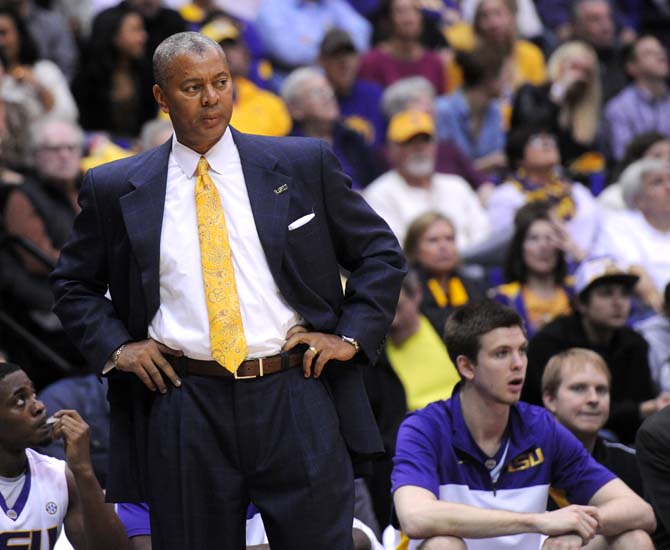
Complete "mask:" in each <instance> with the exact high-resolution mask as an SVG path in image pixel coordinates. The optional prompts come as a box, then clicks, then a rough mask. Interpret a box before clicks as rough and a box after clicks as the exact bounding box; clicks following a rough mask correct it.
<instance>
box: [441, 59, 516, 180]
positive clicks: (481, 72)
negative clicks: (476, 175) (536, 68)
mask: <svg viewBox="0 0 670 550" xmlns="http://www.w3.org/2000/svg"><path fill="white" fill-rule="evenodd" d="M456 59H457V60H458V64H459V66H460V67H461V70H462V71H463V88H461V89H459V90H457V91H455V92H454V93H452V94H451V95H448V96H442V97H438V98H437V99H436V100H435V125H436V127H437V138H438V140H440V141H447V140H452V141H453V142H454V143H455V144H456V146H457V147H458V148H459V149H460V150H461V151H463V152H464V153H465V154H466V155H467V156H468V157H470V158H471V159H472V160H473V164H474V167H475V168H476V169H477V170H479V171H480V172H482V173H484V174H487V175H490V174H495V173H496V172H497V171H498V170H501V169H502V168H504V167H505V165H506V161H505V129H504V124H503V120H502V114H501V112H500V105H499V103H498V99H499V98H500V94H501V93H502V79H501V78H502V77H501V72H502V63H503V59H502V57H501V56H500V54H499V53H498V52H496V51H495V50H493V51H492V50H490V49H488V50H487V49H482V48H480V49H477V50H474V51H472V52H459V53H458V54H457V56H456Z"/></svg>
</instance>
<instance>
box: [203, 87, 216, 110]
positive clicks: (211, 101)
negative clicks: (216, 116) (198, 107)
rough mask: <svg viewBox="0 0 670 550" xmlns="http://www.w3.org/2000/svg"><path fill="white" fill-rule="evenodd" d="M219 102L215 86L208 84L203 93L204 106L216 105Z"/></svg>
mask: <svg viewBox="0 0 670 550" xmlns="http://www.w3.org/2000/svg"><path fill="white" fill-rule="evenodd" d="M218 101H219V95H218V94H217V93H216V90H215V89H214V86H212V85H211V84H207V85H206V86H205V87H204V88H203V91H202V105H203V106H204V105H216V103H217V102H218Z"/></svg>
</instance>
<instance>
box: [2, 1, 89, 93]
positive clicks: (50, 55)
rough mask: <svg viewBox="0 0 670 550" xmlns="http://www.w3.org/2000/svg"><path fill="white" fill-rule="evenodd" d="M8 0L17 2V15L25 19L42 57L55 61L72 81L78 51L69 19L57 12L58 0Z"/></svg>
mask: <svg viewBox="0 0 670 550" xmlns="http://www.w3.org/2000/svg"><path fill="white" fill-rule="evenodd" d="M7 4H9V5H12V6H14V8H15V9H16V10H17V14H18V16H19V17H20V18H21V19H23V21H25V23H26V25H27V27H28V31H29V32H30V36H31V37H32V39H33V40H34V41H35V45H36V46H37V54H38V56H39V58H40V59H48V60H49V61H53V62H54V63H55V64H56V65H58V68H59V69H60V70H61V72H62V73H63V75H65V78H66V80H68V81H71V80H72V79H73V78H74V75H75V71H76V70H77V62H78V57H79V51H78V49H77V43H76V41H75V37H74V35H73V33H72V31H71V29H70V27H69V25H68V22H67V20H66V19H65V18H64V17H63V16H62V15H61V14H60V13H58V11H59V10H58V7H59V6H58V2H54V5H51V4H50V3H49V4H44V3H42V2H35V1H34V0H13V1H12V2H8V3H7ZM45 7H48V8H49V9H45ZM85 9H86V8H85V7H84V8H83V10H85Z"/></svg>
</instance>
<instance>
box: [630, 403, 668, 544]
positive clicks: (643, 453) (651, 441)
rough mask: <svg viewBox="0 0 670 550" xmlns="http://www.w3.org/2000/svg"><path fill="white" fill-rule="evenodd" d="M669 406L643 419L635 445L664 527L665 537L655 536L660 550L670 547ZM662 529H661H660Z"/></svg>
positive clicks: (646, 485)
mask: <svg viewBox="0 0 670 550" xmlns="http://www.w3.org/2000/svg"><path fill="white" fill-rule="evenodd" d="M669 434H670V407H666V408H665V409H663V410H662V411H660V412H659V413H657V414H655V415H654V416H652V417H650V418H648V419H647V420H645V421H644V423H643V424H642V426H641V427H640V429H639V430H638V432H637V438H636V439H635V448H636V449H637V463H638V466H639V468H640V473H641V474H642V484H643V485H644V491H645V495H646V496H647V498H648V499H649V501H650V502H651V504H652V506H653V507H654V510H655V511H656V514H657V516H658V518H659V522H660V523H661V524H663V527H665V533H664V536H663V538H659V539H656V538H655V539H654V542H655V543H656V549H657V550H667V549H668V548H670V535H668V533H670V469H669V466H668V456H670V438H669ZM659 531H660V529H659Z"/></svg>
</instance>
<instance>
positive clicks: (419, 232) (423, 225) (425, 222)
mask: <svg viewBox="0 0 670 550" xmlns="http://www.w3.org/2000/svg"><path fill="white" fill-rule="evenodd" d="M437 221H444V222H447V223H448V224H449V225H450V226H451V228H452V229H453V230H454V233H456V226H455V225H454V222H452V221H451V220H450V219H449V218H448V217H447V216H445V215H444V214H440V213H439V212H426V213H425V214H421V215H420V216H418V217H416V218H414V220H413V221H412V223H410V224H409V227H408V228H407V233H406V235H405V242H404V243H403V250H404V251H405V256H406V257H407V260H409V262H410V264H412V263H416V252H417V248H418V247H419V241H420V240H421V237H423V234H424V233H425V232H426V231H428V228H429V227H430V226H431V225H433V224H434V223H435V222H437Z"/></svg>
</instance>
